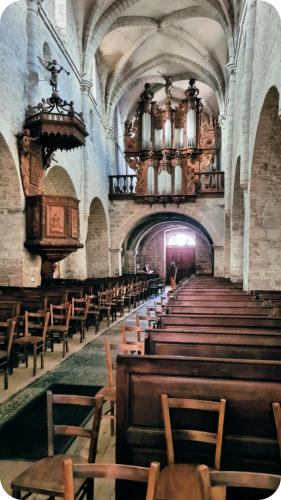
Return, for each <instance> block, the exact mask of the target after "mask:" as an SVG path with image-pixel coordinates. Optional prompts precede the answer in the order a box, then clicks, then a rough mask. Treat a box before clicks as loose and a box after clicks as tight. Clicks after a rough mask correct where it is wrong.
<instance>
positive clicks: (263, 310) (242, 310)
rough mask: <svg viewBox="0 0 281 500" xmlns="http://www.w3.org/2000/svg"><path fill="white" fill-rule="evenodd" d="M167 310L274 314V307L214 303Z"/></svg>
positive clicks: (173, 307)
mask: <svg viewBox="0 0 281 500" xmlns="http://www.w3.org/2000/svg"><path fill="white" fill-rule="evenodd" d="M167 310H168V312H169V313H170V314H204V315H207V314H215V315H217V314H228V315H237V316H238V315H240V316H243V315H250V316H256V315H258V316H269V315H270V314H272V311H273V308H272V307H262V306H260V307H244V306H243V307H229V306H228V305H224V306H221V307H218V306H216V305H215V304H214V306H213V307H211V306H209V305H206V306H204V305H202V306H197V307H194V306H186V305H184V306H178V305H171V306H168V307H167Z"/></svg>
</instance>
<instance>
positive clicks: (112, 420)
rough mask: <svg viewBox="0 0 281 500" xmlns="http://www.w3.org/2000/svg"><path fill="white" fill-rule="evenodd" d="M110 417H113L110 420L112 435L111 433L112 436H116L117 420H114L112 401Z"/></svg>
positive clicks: (111, 402) (112, 403)
mask: <svg viewBox="0 0 281 500" xmlns="http://www.w3.org/2000/svg"><path fill="white" fill-rule="evenodd" d="M110 415H111V416H112V417H113V418H111V419H110V433H111V436H114V428H115V418H114V402H113V401H110Z"/></svg>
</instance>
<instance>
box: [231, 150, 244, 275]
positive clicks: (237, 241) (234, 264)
mask: <svg viewBox="0 0 281 500" xmlns="http://www.w3.org/2000/svg"><path fill="white" fill-rule="evenodd" d="M244 218H245V214H244V192H243V189H242V188H241V185H240V157H239V158H238V160H237V163H236V170H235V178H234V189H233V201H232V211H231V228H230V231H231V235H230V238H231V254H230V279H231V281H235V282H238V281H239V282H242V281H243V254H244Z"/></svg>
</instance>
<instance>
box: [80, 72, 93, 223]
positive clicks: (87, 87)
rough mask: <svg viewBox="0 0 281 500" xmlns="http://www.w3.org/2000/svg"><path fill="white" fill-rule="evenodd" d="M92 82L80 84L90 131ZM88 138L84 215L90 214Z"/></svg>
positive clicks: (85, 116)
mask: <svg viewBox="0 0 281 500" xmlns="http://www.w3.org/2000/svg"><path fill="white" fill-rule="evenodd" d="M92 85H93V84H92V82H90V81H88V80H83V81H82V82H81V84H80V88H81V96H82V112H83V118H84V122H85V127H86V130H87V131H88V133H90V132H91V131H90V115H89V106H90V98H89V94H90V92H91V88H92ZM87 140H89V136H88V138H87V139H86V146H85V147H84V148H83V160H84V207H83V211H84V215H85V216H89V206H90V201H91V200H90V199H89V184H90V183H89V175H90V165H89V149H88V147H87Z"/></svg>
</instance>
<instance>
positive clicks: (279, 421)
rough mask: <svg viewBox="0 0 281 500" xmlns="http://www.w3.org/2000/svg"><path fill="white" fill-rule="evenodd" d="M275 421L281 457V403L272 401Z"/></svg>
mask: <svg viewBox="0 0 281 500" xmlns="http://www.w3.org/2000/svg"><path fill="white" fill-rule="evenodd" d="M272 409H273V416H274V422H275V427H276V432H277V441H278V446H279V453H280V457H281V408H280V403H272Z"/></svg>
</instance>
